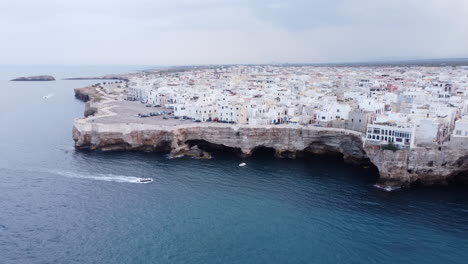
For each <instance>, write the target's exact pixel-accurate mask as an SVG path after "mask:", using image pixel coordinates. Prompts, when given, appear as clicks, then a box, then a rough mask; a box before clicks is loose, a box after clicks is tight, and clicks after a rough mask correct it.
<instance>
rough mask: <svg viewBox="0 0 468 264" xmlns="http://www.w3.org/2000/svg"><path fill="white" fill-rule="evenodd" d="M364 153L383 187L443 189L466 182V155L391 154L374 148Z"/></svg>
mask: <svg viewBox="0 0 468 264" xmlns="http://www.w3.org/2000/svg"><path fill="white" fill-rule="evenodd" d="M365 149H366V152H367V155H368V156H369V158H370V160H371V161H372V163H373V164H375V165H376V166H377V168H378V169H379V173H380V180H381V182H382V183H383V184H385V185H391V186H402V185H403V186H408V185H411V184H415V183H420V184H424V185H445V184H448V183H450V182H455V181H456V182H461V181H463V182H466V181H467V179H468V177H467V171H468V155H467V154H466V153H464V152H462V151H458V150H454V149H449V148H441V149H438V148H414V149H411V150H398V151H391V150H382V149H381V148H380V147H379V146H375V145H374V146H372V145H370V146H366V147H365Z"/></svg>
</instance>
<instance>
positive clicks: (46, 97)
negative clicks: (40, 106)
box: [42, 93, 54, 99]
mask: <svg viewBox="0 0 468 264" xmlns="http://www.w3.org/2000/svg"><path fill="white" fill-rule="evenodd" d="M52 96H54V94H53V93H51V94H48V95H44V96H42V98H43V99H49V98H51V97H52Z"/></svg>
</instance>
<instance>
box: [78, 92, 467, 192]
mask: <svg viewBox="0 0 468 264" xmlns="http://www.w3.org/2000/svg"><path fill="white" fill-rule="evenodd" d="M75 96H76V98H78V99H80V100H82V101H85V102H87V103H86V107H85V116H86V117H84V118H81V119H76V120H75V121H74V125H73V139H74V141H75V148H76V149H79V150H93V151H143V152H164V153H169V154H170V155H171V157H181V156H190V157H194V158H209V157H211V155H212V153H215V152H217V151H223V152H229V153H233V154H235V155H239V156H243V157H248V156H251V155H254V154H255V152H256V151H257V150H259V149H262V148H266V149H270V150H272V151H274V153H275V156H276V157H280V158H296V157H303V156H305V155H324V154H338V155H342V157H343V160H344V161H345V162H349V163H352V164H356V165H362V166H372V165H373V166H375V167H376V168H377V169H378V171H379V175H380V178H379V182H378V184H379V185H380V186H388V187H409V186H412V185H414V184H422V185H446V184H449V183H451V182H459V181H466V179H465V177H466V176H465V172H466V171H468V155H467V153H462V152H459V151H455V150H452V149H448V148H445V149H440V150H439V149H432V148H414V149H411V150H396V151H393V150H383V149H381V147H380V146H378V145H367V144H365V141H364V138H363V134H361V133H359V132H356V131H351V130H345V129H338V128H326V127H315V126H303V125H265V126H260V125H259V126H252V125H237V124H234V125H233V124H220V123H181V122H180V123H178V124H173V123H170V122H169V121H163V120H161V121H151V122H149V120H150V119H146V120H143V119H136V118H135V119H125V118H121V115H122V114H121V110H120V108H122V107H126V105H125V104H135V106H139V107H141V106H140V105H141V104H140V103H138V102H123V101H121V102H118V101H116V97H115V95H111V94H108V93H106V92H105V91H104V90H103V89H99V88H98V87H93V86H91V87H83V88H78V89H75ZM122 105H124V106H122ZM132 106H133V105H132ZM143 107H144V106H143Z"/></svg>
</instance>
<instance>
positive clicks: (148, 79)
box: [127, 66, 468, 149]
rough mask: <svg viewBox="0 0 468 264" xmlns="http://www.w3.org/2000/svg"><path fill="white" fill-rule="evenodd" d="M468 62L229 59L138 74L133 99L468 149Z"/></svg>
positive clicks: (186, 112)
mask: <svg viewBox="0 0 468 264" xmlns="http://www.w3.org/2000/svg"><path fill="white" fill-rule="evenodd" d="M467 96H468V67H461V66H460V67H416V66H408V67H403V66H402V67H309V66H301V67H293V66H230V67H218V68H215V67H213V68H199V69H191V70H187V71H164V72H150V73H140V74H138V75H135V76H134V77H133V78H132V79H131V80H130V82H129V85H128V88H127V100H135V101H141V102H143V103H145V104H152V105H161V106H163V107H167V108H171V109H173V110H174V115H175V116H180V117H188V118H193V119H194V120H200V121H201V122H227V123H237V124H248V125H275V124H299V125H315V126H327V127H336V128H344V129H350V130H355V131H359V132H362V133H363V135H365V137H366V141H367V142H368V143H369V144H386V145H387V144H390V145H396V146H398V147H401V148H412V147H417V146H437V147H447V146H449V147H456V148H467V149H468V100H466V99H467Z"/></svg>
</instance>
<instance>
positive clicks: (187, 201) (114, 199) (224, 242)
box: [0, 65, 468, 264]
mask: <svg viewBox="0 0 468 264" xmlns="http://www.w3.org/2000/svg"><path fill="white" fill-rule="evenodd" d="M147 68H149V67H148V66H84V65H82V66H79V65H73V66H70V65H63V66H60V65H56V66H41V65H33V66H23V65H9V66H8V65H3V66H0V91H1V96H0V263H2V264H9V263H80V264H86V263H135V264H136V263H200V264H209V263H425V264H430V263H437V264H438V263H467V260H468V189H467V188H466V187H461V186H449V187H433V188H416V189H412V190H402V191H397V192H390V193H389V192H385V191H382V190H379V189H376V188H374V187H373V184H374V183H375V182H376V180H377V172H376V171H374V170H371V169H366V168H363V167H355V166H351V165H347V164H345V163H344V162H343V161H342V160H341V159H340V158H339V157H307V158H304V159H296V160H289V159H276V158H274V157H273V156H272V155H270V154H269V153H263V154H259V155H257V156H255V157H252V158H248V159H241V158H239V157H236V156H232V155H230V154H225V155H223V154H220V155H217V156H215V158H214V159H212V160H194V159H190V158H181V159H168V157H167V156H166V155H165V154H164V153H135V152H132V153H125V152H113V153H102V152H89V151H76V150H75V149H74V148H73V140H72V125H73V120H74V119H76V118H80V117H82V115H83V111H84V103H83V102H81V101H78V100H76V99H75V98H74V93H73V89H74V88H78V87H83V86H86V85H89V84H93V83H96V82H98V81H92V80H79V81H66V80H61V79H62V78H66V77H82V76H96V75H103V74H111V73H125V72H134V71H139V70H145V69H147ZM41 74H48V75H53V76H54V77H55V78H56V79H57V81H55V82H10V81H9V80H10V79H13V78H16V77H20V76H31V75H41ZM44 97H45V98H44ZM241 162H245V163H246V164H247V165H246V166H244V167H239V163H241ZM139 177H151V178H153V179H154V181H153V182H152V183H148V184H141V183H138V178H139Z"/></svg>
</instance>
